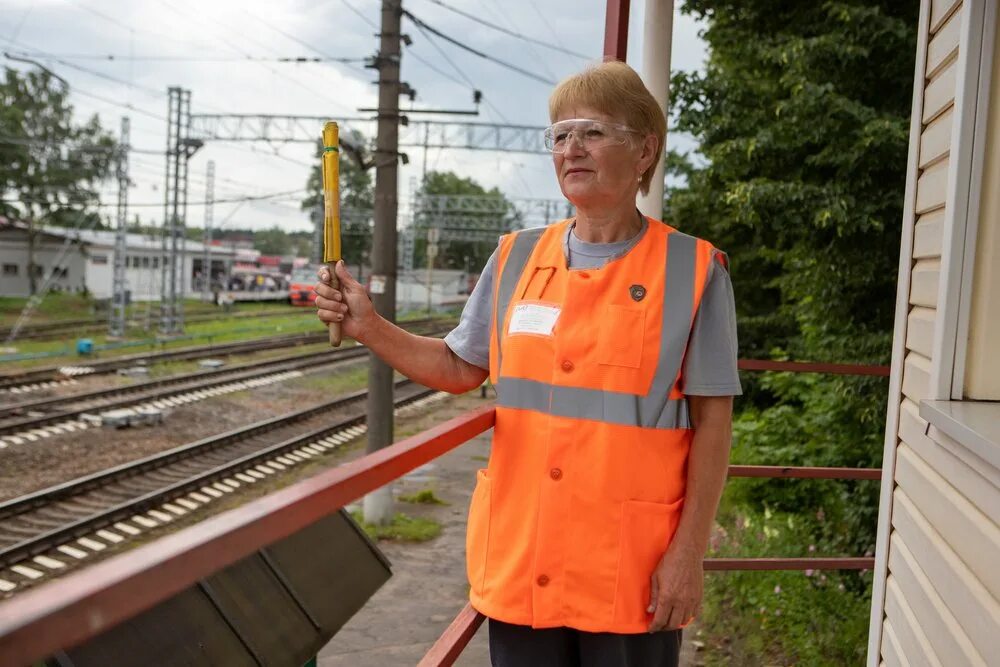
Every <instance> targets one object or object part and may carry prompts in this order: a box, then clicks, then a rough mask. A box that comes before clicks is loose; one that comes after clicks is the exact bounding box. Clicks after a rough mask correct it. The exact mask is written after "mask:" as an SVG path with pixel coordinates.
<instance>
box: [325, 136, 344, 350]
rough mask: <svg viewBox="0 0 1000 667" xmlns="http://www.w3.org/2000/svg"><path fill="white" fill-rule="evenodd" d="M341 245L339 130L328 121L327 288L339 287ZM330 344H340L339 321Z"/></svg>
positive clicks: (333, 329) (326, 141)
mask: <svg viewBox="0 0 1000 667" xmlns="http://www.w3.org/2000/svg"><path fill="white" fill-rule="evenodd" d="M340 258H341V247H340V130H339V128H338V127H337V124H336V123H334V122H329V123H327V124H326V125H324V126H323V261H324V262H326V265H327V267H329V269H330V282H329V285H330V287H332V288H334V289H340V280H338V278H337V274H336V272H335V271H334V268H335V267H336V266H337V262H338V261H340ZM329 331H330V345H332V346H333V347H340V341H341V328H340V322H331V323H330V324H329Z"/></svg>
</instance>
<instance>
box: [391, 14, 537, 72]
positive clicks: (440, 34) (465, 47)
mask: <svg viewBox="0 0 1000 667" xmlns="http://www.w3.org/2000/svg"><path fill="white" fill-rule="evenodd" d="M403 15H404V16H406V18H408V19H410V20H411V21H413V23H414V24H416V25H417V26H418V27H419V26H423V27H424V28H426V29H427V30H428V31H430V32H432V33H433V34H435V35H437V36H438V37H440V38H441V39H443V40H445V41H446V42H450V43H451V44H454V45H455V46H457V47H459V48H460V49H463V50H465V51H468V52H469V53H472V54H474V55H477V56H479V57H480V58H484V59H485V60H489V61H490V62H493V63H496V64H497V65H500V66H501V67H505V68H507V69H509V70H511V71H513V72H517V73H518V74H521V75H522V76H526V77H528V78H529V79H534V80H535V81H539V82H541V83H545V84H549V85H555V83H556V82H555V81H552V80H551V79H546V78H545V77H543V76H540V75H538V74H536V73H534V72H532V71H530V70H527V69H524V68H523V67H518V66H517V65H514V64H512V63H508V62H506V61H504V60H500V59H499V58H494V57H493V56H491V55H489V54H488V53H483V52H482V51H480V50H478V49H474V48H473V47H471V46H469V45H468V44H465V43H463V42H460V41H458V40H457V39H455V38H454V37H451V36H450V35H446V34H445V33H443V32H441V31H440V30H438V29H437V28H434V27H432V26H430V25H428V24H427V23H426V22H425V21H422V20H421V19H419V18H417V17H416V16H414V15H413V14H412V13H411V12H408V11H406V10H405V9H404V10H403Z"/></svg>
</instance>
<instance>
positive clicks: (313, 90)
mask: <svg viewBox="0 0 1000 667" xmlns="http://www.w3.org/2000/svg"><path fill="white" fill-rule="evenodd" d="M160 4H162V5H163V6H164V7H166V8H168V9H170V10H171V11H173V12H175V13H177V14H178V15H180V16H181V17H182V18H184V19H185V20H186V21H187V20H190V17H189V16H186V15H185V14H184V12H183V11H182V10H180V9H178V8H177V6H176V5H174V4H173V2H171V1H169V0H160ZM207 18H208V19H209V20H211V21H212V22H213V23H215V24H216V25H218V26H220V27H221V28H223V29H225V30H232V26H230V25H227V24H225V23H223V22H222V21H219V20H217V19H214V18H212V17H211V16H208V17H207ZM241 37H242V38H243V39H245V40H247V41H251V42H255V43H256V44H257V45H258V46H260V47H262V48H264V49H266V50H268V51H271V52H274V49H272V48H270V47H269V46H268V45H267V44H263V43H262V42H260V41H259V40H255V39H250V38H249V37H248V36H247V35H246V34H242V35H241ZM218 39H219V41H221V42H222V43H223V44H225V45H226V46H227V47H228V48H229V49H230V50H232V51H234V52H236V53H239V54H240V55H243V56H248V55H250V54H249V53H247V52H246V51H244V50H243V48H242V47H241V46H240V45H239V44H234V43H233V42H232V41H231V40H229V39H227V38H226V37H225V36H224V35H221V34H219V35H218ZM258 64H259V65H260V66H261V67H263V68H265V69H267V70H268V71H269V72H271V73H272V74H274V75H276V76H278V77H280V78H281V79H282V80H284V81H287V82H289V83H292V84H295V85H296V86H298V87H300V88H302V89H303V90H306V91H307V92H308V93H309V94H310V95H314V96H315V95H319V96H321V97H322V98H323V99H325V100H327V101H329V102H330V103H331V104H334V105H336V106H338V107H340V108H343V109H347V107H346V106H344V104H343V103H342V102H341V101H340V100H336V99H334V98H332V97H330V96H328V95H324V94H323V93H322V92H320V91H321V90H322V87H321V86H309V85H307V84H305V83H303V82H302V81H300V80H298V79H296V78H295V77H293V76H292V75H290V74H289V73H287V72H286V73H284V74H282V73H281V72H279V71H278V70H276V69H274V68H273V67H271V66H270V65H268V64H265V63H258Z"/></svg>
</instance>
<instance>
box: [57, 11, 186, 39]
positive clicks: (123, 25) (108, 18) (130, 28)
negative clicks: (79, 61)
mask: <svg viewBox="0 0 1000 667" xmlns="http://www.w3.org/2000/svg"><path fill="white" fill-rule="evenodd" d="M73 4H74V5H75V6H76V8H77V9H79V10H81V11H85V12H87V13H90V14H93V15H94V16H98V17H100V18H102V19H104V20H105V21H108V22H110V23H114V24H115V25H117V26H118V27H120V28H124V29H125V30H128V31H129V32H133V33H135V32H140V33H145V34H147V35H153V36H154V37H160V38H163V39H169V40H170V41H172V42H176V43H178V44H185V45H190V44H198V45H199V46H204V44H203V43H200V42H196V41H189V40H185V39H178V38H177V37H175V36H174V35H171V34H169V33H165V32H156V31H155V30H149V29H148V28H135V27H133V26H131V25H129V24H127V23H123V22H122V21H119V20H118V19H116V18H115V17H113V16H110V15H108V14H105V13H104V12H101V11H99V10H97V9H94V8H92V7H88V6H86V5H84V4H81V3H80V2H74V3H73Z"/></svg>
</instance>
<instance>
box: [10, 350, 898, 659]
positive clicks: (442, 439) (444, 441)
mask: <svg viewBox="0 0 1000 667" xmlns="http://www.w3.org/2000/svg"><path fill="white" fill-rule="evenodd" d="M751 365H752V369H753V370H776V371H793V372H794V371H798V372H830V373H852V374H865V375H883V374H885V373H883V368H884V367H875V368H872V367H857V366H848V365H843V364H835V365H830V364H794V363H792V362H746V361H744V362H741V367H746V368H747V370H750V367H751ZM886 372H887V369H886ZM493 423H494V410H493V406H492V405H490V406H484V407H482V408H480V409H477V410H474V411H472V412H470V413H468V414H466V415H462V416H460V417H457V418H455V419H452V420H450V421H448V422H445V423H443V424H441V425H439V426H436V427H434V428H432V429H430V430H428V431H426V432H424V433H420V434H418V435H415V436H413V437H411V438H406V439H405V440H402V441H401V442H398V443H396V444H394V445H392V446H391V447H387V448H386V449H383V450H381V451H379V452H376V453H374V454H370V455H367V456H365V457H363V458H361V459H358V460H355V461H352V462H349V463H345V464H344V465H342V466H339V467H337V468H334V469H332V470H329V471H326V472H323V473H320V474H319V475H317V476H315V477H313V478H311V479H308V480H305V481H303V482H299V483H297V484H295V485H294V486H291V487H288V488H286V489H283V490H280V491H277V492H275V493H273V494H271V495H268V496H265V497H263V498H260V499H258V500H255V501H253V502H251V503H249V504H247V505H244V506H242V507H239V508H237V509H234V510H231V511H229V512H226V513H224V514H220V515H218V516H215V517H212V518H210V519H207V520H206V521H203V522H201V523H198V524H196V525H194V526H192V527H190V528H187V529H184V530H182V531H179V532H177V533H174V534H172V535H168V536H166V537H164V538H162V539H160V540H157V541H155V542H152V543H150V544H147V545H144V546H141V547H138V548H136V549H134V550H132V551H129V552H127V553H124V554H121V555H119V556H116V557H114V558H110V559H108V560H106V561H102V562H100V563H97V564H95V565H94V566H92V567H90V568H88V569H86V570H85V571H81V572H77V573H74V574H70V575H68V576H66V577H64V578H62V579H58V580H56V581H54V582H52V583H49V584H46V585H44V586H41V587H39V588H38V589H36V590H31V591H27V592H26V593H24V594H21V595H19V596H17V598H15V599H13V600H9V601H7V602H4V603H0V664H3V665H7V664H12V665H19V664H30V663H32V662H35V661H38V660H42V659H44V658H46V657H47V656H49V655H51V654H53V653H54V652H56V651H58V650H60V649H64V648H69V647H71V646H74V645H78V644H80V643H83V642H85V641H87V640H88V639H91V638H93V637H95V636H97V635H99V634H101V633H102V632H104V631H106V630H108V629H109V628H111V627H113V626H115V625H117V624H119V623H121V622H123V621H125V620H127V619H129V618H131V617H133V616H135V615H136V614H139V613H141V612H142V611H145V610H146V609H149V608H150V607H152V606H154V605H155V604H157V603H159V602H162V601H163V600H166V599H168V598H169V597H171V596H173V595H175V594H176V593H178V592H180V591H182V590H184V589H185V588H187V587H189V586H191V585H193V584H194V583H196V582H197V581H199V580H200V579H203V578H204V577H206V576H209V575H211V574H212V573H214V572H217V571H219V570H221V569H222V568H224V567H226V566H228V565H230V564H232V563H234V562H236V561H237V560H239V559H241V558H244V557H246V556H248V555H250V554H251V553H253V552H254V551H257V550H258V549H260V548H262V547H265V546H267V545H269V544H272V543H274V542H277V541H278V540H280V539H282V538H284V537H287V536H289V535H291V534H293V533H295V532H296V531H298V530H301V529H302V528H304V527H306V526H308V525H310V524H312V523H314V522H315V521H318V520H319V519H321V518H323V517H324V516H328V515H329V514H332V513H333V512H336V511H338V510H339V509H341V508H342V507H344V506H345V505H347V504H348V503H350V502H352V501H354V500H356V499H358V498H360V497H362V496H364V495H365V494H366V493H368V492H370V491H373V490H375V489H377V488H379V487H382V486H384V485H385V484H387V483H389V482H391V481H392V480H394V479H397V478H399V477H401V476H403V475H404V474H406V473H407V472H409V471H411V470H413V469H415V468H417V467H418V466H420V465H423V464H424V463H427V462H429V461H431V460H433V459H435V458H437V457H438V456H440V455H442V454H444V453H446V452H448V451H450V450H451V449H454V448H455V447H457V446H458V445H460V444H462V443H464V442H466V441H468V440H469V439H471V438H473V437H475V436H476V435H479V434H480V433H483V432H484V431H486V430H488V429H489V428H491V427H492V426H493ZM729 475H730V476H733V477H775V478H800V479H863V480H878V479H880V477H881V472H880V471H879V470H877V469H852V468H804V467H787V466H786V467H780V466H744V465H737V466H730V468H729ZM873 565H874V563H873V559H872V558H718V559H706V561H705V569H706V570H707V571H722V570H737V569H738V570H790V569H792V570H798V569H817V570H821V569H870V568H872V567H873ZM482 622H483V617H482V616H481V615H480V614H478V613H477V612H476V611H475V610H474V609H472V608H471V607H469V606H466V608H465V609H463V610H462V612H461V613H460V614H459V615H458V616H457V617H456V618H455V620H454V621H453V622H452V624H451V625H450V626H449V627H448V629H447V630H446V631H445V633H444V634H443V635H442V636H441V637H440V638H439V639H438V641H437V642H436V643H435V645H434V646H433V647H432V649H431V650H430V651H429V652H428V653H427V655H426V656H425V657H424V659H423V660H422V661H421V662H420V665H421V667H432V666H434V667H438V666H440V667H444V666H446V665H451V664H452V663H453V662H454V661H455V659H456V658H457V657H458V655H460V654H461V652H462V650H463V649H464V648H465V646H466V645H467V644H468V642H469V640H470V639H471V638H472V636H473V635H474V634H475V632H476V630H477V629H478V627H479V626H480V624H482Z"/></svg>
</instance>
